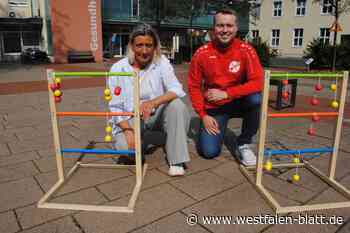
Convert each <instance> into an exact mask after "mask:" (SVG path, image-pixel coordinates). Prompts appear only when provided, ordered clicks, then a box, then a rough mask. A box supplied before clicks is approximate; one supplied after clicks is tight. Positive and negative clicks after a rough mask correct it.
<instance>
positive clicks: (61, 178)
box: [38, 70, 147, 213]
mask: <svg viewBox="0 0 350 233" xmlns="http://www.w3.org/2000/svg"><path fill="white" fill-rule="evenodd" d="M67 76H69V77H96V76H101V77H107V76H108V77H109V76H129V77H130V76H133V82H134V91H133V92H134V98H133V101H134V112H133V113H124V114H123V113H111V112H106V113H103V112H102V113H90V115H89V114H84V112H79V113H80V114H76V113H73V112H72V113H71V114H69V113H68V114H67V113H66V115H68V116H116V115H133V116H134V118H135V119H134V132H135V152H134V155H135V165H117V164H110V165H109V164H99V163H82V162H79V161H77V162H76V163H75V164H74V166H73V167H72V168H71V169H70V170H69V172H67V174H65V173H64V167H63V152H62V149H61V144H60V136H59V129H58V122H57V117H58V116H65V114H61V115H60V113H59V112H57V110H56V104H55V99H54V94H53V91H52V90H51V89H50V85H52V84H53V83H54V78H55V77H67ZM138 77H139V76H138V74H137V73H136V74H133V73H125V72H120V73H117V72H53V70H47V80H48V84H49V85H48V89H49V104H50V111H51V122H52V130H53V138H54V146H55V153H56V164H57V172H58V181H57V183H56V184H55V185H54V186H53V187H52V188H51V189H50V190H49V191H48V192H47V193H46V194H45V195H44V196H43V197H42V198H41V199H40V200H39V202H38V207H39V208H52V209H65V210H85V211H103V212H126V213H132V212H133V211H134V207H135V203H136V200H137V197H138V194H139V192H140V190H141V185H142V181H143V179H144V176H145V174H146V170H147V164H144V165H143V169H142V159H141V134H140V112H139V106H140V97H139V89H140V84H139V82H138V80H139V79H138ZM116 152H117V151H116ZM128 167H135V168H136V184H135V186H134V188H133V192H132V194H131V197H130V199H129V202H128V205H127V206H110V205H108V206H107V205H87V204H70V203H69V204H68V203H67V204H66V203H52V202H49V200H50V199H51V198H52V196H53V195H54V194H55V193H57V192H58V191H59V189H60V188H62V187H63V186H64V184H66V182H67V181H68V180H69V179H70V178H71V177H72V175H73V174H74V172H76V171H77V170H78V169H79V168H108V169H110V168H128Z"/></svg>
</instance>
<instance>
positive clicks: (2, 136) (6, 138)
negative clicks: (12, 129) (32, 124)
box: [0, 124, 18, 144]
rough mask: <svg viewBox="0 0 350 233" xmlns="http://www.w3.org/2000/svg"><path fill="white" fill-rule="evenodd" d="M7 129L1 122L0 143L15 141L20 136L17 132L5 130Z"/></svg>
mask: <svg viewBox="0 0 350 233" xmlns="http://www.w3.org/2000/svg"><path fill="white" fill-rule="evenodd" d="M4 131H5V130H4V129H3V128H2V124H0V132H1V133H0V144H5V143H8V142H14V141H17V140H18V138H17V137H16V135H15V134H11V133H9V134H7V133H6V132H4Z"/></svg>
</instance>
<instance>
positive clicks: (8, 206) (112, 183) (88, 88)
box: [0, 64, 350, 233]
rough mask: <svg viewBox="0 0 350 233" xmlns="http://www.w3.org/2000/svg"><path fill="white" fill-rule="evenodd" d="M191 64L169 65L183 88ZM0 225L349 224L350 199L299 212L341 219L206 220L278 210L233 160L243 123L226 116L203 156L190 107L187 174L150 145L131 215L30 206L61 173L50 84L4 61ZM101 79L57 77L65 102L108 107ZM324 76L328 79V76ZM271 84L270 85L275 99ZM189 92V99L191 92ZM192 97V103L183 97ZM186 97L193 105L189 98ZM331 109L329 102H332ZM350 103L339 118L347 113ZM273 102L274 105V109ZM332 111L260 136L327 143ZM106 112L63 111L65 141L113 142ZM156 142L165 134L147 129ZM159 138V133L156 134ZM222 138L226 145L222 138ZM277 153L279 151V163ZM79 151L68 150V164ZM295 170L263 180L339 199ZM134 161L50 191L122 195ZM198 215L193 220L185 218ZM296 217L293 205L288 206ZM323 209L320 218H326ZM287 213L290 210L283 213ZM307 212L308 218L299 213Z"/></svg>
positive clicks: (77, 107)
mask: <svg viewBox="0 0 350 233" xmlns="http://www.w3.org/2000/svg"><path fill="white" fill-rule="evenodd" d="M108 67H109V65H108V64H74V65H51V66H50V68H53V69H56V70H65V71H68V70H70V71H78V70H79V71H85V70H99V71H102V70H106V69H108ZM187 69H188V65H187V64H184V65H178V66H176V67H175V70H176V73H177V75H178V77H179V79H180V80H181V82H183V84H184V86H185V89H186V74H187ZM0 71H1V72H0V190H1V192H0V232H1V233H15V232H16V233H17V232H18V233H19V232H21V233H34V232H35V233H39V232H40V233H123V232H132V233H151V232H152V233H153V232H162V233H165V232H167V233H168V232H169V233H185V232H196V233H197V232H198V233H206V232H215V233H216V232H225V233H227V232H266V233H267V232H268V233H272V232H302V233H313V232H315V233H316V232H350V223H349V222H350V220H349V219H350V218H349V217H350V208H342V209H337V210H320V211H313V212H309V213H302V214H303V217H304V218H305V216H306V214H308V215H309V223H312V222H310V221H311V220H310V219H312V218H316V216H318V217H319V216H321V215H322V216H327V217H332V216H336V217H339V218H341V219H342V220H343V223H342V224H325V225H321V224H296V223H295V224H293V225H292V224H275V223H276V222H273V221H272V220H271V219H270V220H271V221H269V222H266V223H265V224H227V223H228V222H226V224H224V223H221V224H214V223H213V222H212V224H209V223H208V222H204V221H203V219H202V217H204V216H232V217H233V218H234V217H237V216H257V217H258V216H261V217H268V216H270V217H271V216H274V213H273V211H272V209H271V208H270V207H269V206H268V205H267V203H266V202H265V201H264V199H263V198H262V197H261V196H260V195H259V193H258V192H257V191H256V190H255V189H254V187H253V186H252V185H251V184H250V183H249V182H248V181H247V179H246V178H245V177H244V176H243V175H242V173H241V172H240V170H239V168H238V165H239V164H238V163H237V160H236V159H235V158H234V157H233V156H232V153H231V152H230V151H232V148H231V147H230V146H229V145H230V142H232V141H233V140H234V138H235V136H236V135H238V134H239V132H240V123H241V120H240V119H232V120H231V121H230V125H229V130H228V132H227V135H226V139H225V146H224V148H223V151H222V153H221V156H219V157H218V158H216V159H213V160H204V159H202V158H200V157H199V156H198V154H197V152H196V150H195V146H194V143H193V139H194V135H195V133H196V130H197V128H198V118H196V116H195V114H194V113H193V111H192V113H193V118H192V122H191V130H190V133H189V149H190V153H191V157H192V161H191V162H190V163H189V164H188V169H187V174H186V176H184V177H179V178H171V177H169V176H168V175H167V168H168V167H167V165H166V162H165V159H164V154H163V150H162V148H161V147H156V146H153V147H152V148H151V150H150V153H149V154H147V155H146V160H147V163H148V164H149V169H148V171H147V174H146V176H145V180H144V183H143V185H142V191H141V193H140V195H139V198H138V200H137V203H136V211H135V213H133V214H119V213H100V212H86V211H68V210H53V209H38V208H36V203H37V201H38V200H39V199H40V198H41V197H42V196H43V194H44V193H45V192H46V191H48V189H49V188H50V187H52V185H53V184H54V183H55V182H56V181H57V171H56V163H55V159H54V148H53V137H52V129H51V119H50V113H49V104H48V93H47V90H46V89H47V84H46V81H45V73H46V71H45V69H44V67H43V66H32V67H31V66H26V67H21V66H13V67H12V66H11V67H0ZM104 85H105V81H104V79H101V78H100V79H98V78H91V79H81V78H76V79H67V80H64V81H63V87H64V88H63V93H64V95H63V96H64V97H63V101H62V103H61V104H59V109H60V110H61V111H72V110H74V111H104V110H106V105H105V103H104V101H103V98H102V97H103V96H102V93H103V88H104ZM312 85H313V82H312V81H310V80H307V81H305V82H301V83H299V86H298V98H297V104H296V106H295V108H293V109H291V108H288V109H284V110H282V111H281V112H290V111H306V110H310V106H309V105H308V100H309V99H310V96H312V95H313V91H312ZM327 85H328V83H327ZM274 95H275V93H274V92H271V99H273V98H274V97H273V96H274ZM319 97H320V100H321V105H320V106H319V107H318V108H319V110H325V109H326V108H327V106H328V104H329V101H330V100H331V98H332V94H330V93H329V91H327V90H325V91H324V92H322V94H321V95H320V96H319ZM187 101H188V100H187ZM188 104H189V103H188ZM188 106H190V104H189V105H188ZM328 110H329V109H328ZM349 110H350V108H349V104H347V106H346V111H345V118H347V119H349V118H350V114H349ZM270 111H273V110H272V109H270ZM334 123H335V121H334V119H324V120H322V121H320V122H319V123H317V124H315V125H314V126H315V127H316V135H315V136H313V137H310V136H307V134H306V131H307V129H308V127H309V125H310V120H308V119H290V120H285V119H279V120H278V119H274V120H271V121H270V122H269V124H268V130H267V134H268V136H267V139H266V143H267V146H268V147H269V148H275V149H278V148H281V149H286V148H288V149H295V148H296V149H301V148H310V147H324V146H332V142H333V141H332V139H333V134H332V132H333V131H332V130H333V128H334ZM104 125H105V121H104V120H102V119H86V118H85V119H84V118H65V119H62V120H60V124H59V126H60V134H61V142H62V146H63V147H67V148H85V147H87V146H91V145H92V146H94V147H95V148H109V147H110V145H107V144H105V143H103V142H102V141H103V137H104V135H103V134H104ZM150 139H152V140H153V141H155V142H153V144H157V143H158V144H159V140H160V139H162V135H155V136H152V137H150ZM158 139H159V140H158ZM349 142H350V127H349V123H344V124H343V133H342V143H341V147H340V151H339V157H338V163H337V172H336V180H338V181H340V182H341V183H342V184H343V185H344V186H345V187H347V188H350V170H349V165H350V146H349ZM226 145H227V146H226ZM328 156H329V155H328V154H324V155H320V156H319V157H316V158H312V159H310V163H312V164H313V165H315V166H317V167H318V168H319V169H320V170H322V171H325V172H327V167H328V161H329V158H328ZM282 159H283V158H282V157H280V158H276V159H275V160H274V162H276V163H277V162H279V160H282ZM82 160H83V161H98V162H101V163H113V161H112V160H111V159H91V158H82ZM74 162H75V160H73V159H67V160H66V161H65V168H67V169H69V168H70V167H72V165H73V164H74ZM294 172H295V171H294V170H292V169H286V168H283V169H274V170H273V171H272V172H269V173H265V174H264V176H263V184H264V185H265V186H266V187H267V189H269V190H270V191H271V193H272V195H273V196H274V197H275V198H276V199H277V200H278V202H280V203H281V205H282V206H287V205H303V204H311V203H324V202H329V201H334V202H339V201H344V200H346V198H345V197H343V196H342V195H340V194H338V193H336V192H335V191H333V189H330V188H329V186H328V185H326V184H325V183H323V182H321V181H320V180H319V179H318V178H317V177H315V176H313V175H312V174H311V173H309V172H308V171H305V170H303V169H299V173H300V175H301V180H300V182H298V183H293V182H291V181H290V179H291V176H292V175H293V174H294ZM134 182H135V178H134V170H132V169H122V170H117V171H115V170H110V169H92V168H89V169H80V170H78V172H77V173H76V174H75V175H74V176H73V177H72V179H71V180H70V182H69V183H68V184H67V185H66V186H65V187H64V188H63V189H62V190H60V192H59V193H58V194H56V197H55V200H57V201H60V202H65V203H84V204H107V205H121V204H126V202H127V200H128V199H129V197H130V194H131V192H132V187H133V185H134ZM193 214H197V215H198V217H199V222H198V224H194V225H190V224H187V223H186V220H187V218H188V217H189V216H193ZM286 216H287V217H290V218H295V219H298V218H299V219H300V218H301V217H299V215H298V214H295V213H294V214H288V215H286ZM325 218H326V217H325ZM286 219H287V218H286ZM304 220H305V219H304Z"/></svg>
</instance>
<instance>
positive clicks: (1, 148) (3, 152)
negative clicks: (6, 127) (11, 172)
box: [0, 143, 10, 156]
mask: <svg viewBox="0 0 350 233" xmlns="http://www.w3.org/2000/svg"><path fill="white" fill-rule="evenodd" d="M8 155H10V151H9V149H8V147H7V144H4V143H0V156H8Z"/></svg>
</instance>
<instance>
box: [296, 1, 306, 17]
mask: <svg viewBox="0 0 350 233" xmlns="http://www.w3.org/2000/svg"><path fill="white" fill-rule="evenodd" d="M305 13H306V0H297V8H296V12H295V14H296V15H297V16H304V15H305Z"/></svg>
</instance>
